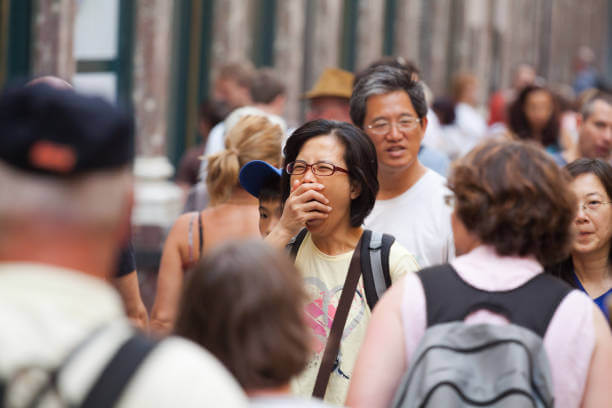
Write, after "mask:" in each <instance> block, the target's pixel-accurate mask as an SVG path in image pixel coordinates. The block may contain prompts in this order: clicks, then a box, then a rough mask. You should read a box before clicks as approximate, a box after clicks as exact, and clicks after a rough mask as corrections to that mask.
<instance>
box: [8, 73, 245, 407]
mask: <svg viewBox="0 0 612 408" xmlns="http://www.w3.org/2000/svg"><path fill="white" fill-rule="evenodd" d="M133 143H134V142H133V124H132V119H131V118H130V117H129V116H127V115H126V114H124V113H123V112H121V111H119V110H118V109H116V108H115V107H113V106H111V105H110V104H108V103H107V102H105V101H103V100H102V99H99V98H93V97H85V96H80V95H78V94H76V93H74V92H72V91H71V90H59V89H54V88H51V87H49V86H48V85H45V84H38V85H36V84H35V85H32V86H29V87H25V88H19V89H13V90H8V91H6V92H5V93H4V94H2V95H1V96H0V185H2V188H3V191H4V193H3V194H0V225H2V234H1V236H0V322H2V325H1V327H2V329H1V330H0V350H2V356H3V357H2V358H1V359H0V405H3V403H4V404H6V406H11V407H20V406H34V407H50V406H54V407H55V406H91V404H97V405H96V406H108V407H165V406H180V407H201V406H245V405H246V400H245V396H244V394H243V393H242V391H241V390H240V387H239V386H238V385H237V383H236V382H235V381H234V380H233V379H232V378H231V376H230V375H229V373H228V372H227V371H226V370H225V369H224V368H223V366H222V365H221V364H220V363H219V362H218V361H217V360H215V359H214V358H213V357H212V356H211V355H210V354H209V353H208V352H206V351H204V350H203V349H201V348H199V347H198V346H197V345H195V344H193V343H191V342H189V341H187V340H184V339H180V338H168V339H165V340H162V341H160V342H158V343H155V342H153V341H151V340H149V339H147V338H146V337H144V336H143V335H137V334H135V331H134V329H133V328H132V327H131V325H130V323H129V320H128V319H127V317H126V316H125V314H124V311H123V306H122V303H121V299H120V297H119V296H118V294H117V293H116V292H115V290H114V289H113V287H112V286H111V285H110V282H109V281H110V279H111V278H112V277H113V276H114V271H115V269H116V255H117V253H118V250H119V248H120V246H121V245H122V244H123V243H125V242H126V240H127V236H128V231H129V219H130V213H131V207H132V201H133V187H132V171H131V162H132V160H133V157H134V145H133ZM3 406H4V405H3Z"/></svg>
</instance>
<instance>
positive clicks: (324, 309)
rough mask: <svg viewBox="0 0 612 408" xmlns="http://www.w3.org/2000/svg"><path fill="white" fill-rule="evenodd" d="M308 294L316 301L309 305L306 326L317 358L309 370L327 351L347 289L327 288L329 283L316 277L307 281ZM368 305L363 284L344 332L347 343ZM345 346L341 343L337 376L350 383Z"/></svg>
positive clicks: (352, 306) (336, 369)
mask: <svg viewBox="0 0 612 408" xmlns="http://www.w3.org/2000/svg"><path fill="white" fill-rule="evenodd" d="M304 284H305V286H306V290H307V291H308V292H309V294H310V296H309V298H311V299H314V300H312V301H311V302H310V303H308V304H307V305H306V309H305V311H306V322H307V324H308V326H309V327H310V328H311V329H312V332H313V333H314V340H313V341H314V345H313V351H314V352H315V355H314V357H313V360H311V361H310V363H309V366H312V365H316V366H317V367H318V365H319V364H320V360H321V358H322V357H323V352H324V350H325V344H326V342H327V338H328V336H329V333H330V331H331V327H332V323H333V321H334V316H335V315H336V309H337V307H338V302H339V300H340V295H341V294H342V287H343V285H337V286H334V287H332V288H327V287H326V286H325V283H324V282H323V281H321V280H320V279H318V278H316V277H309V278H305V279H304ZM365 308H366V302H365V298H364V296H363V284H362V282H361V280H360V282H359V285H358V287H357V290H356V291H355V297H354V298H353V302H352V303H351V309H350V311H349V315H348V318H347V322H346V325H345V326H344V332H343V333H342V342H343V341H344V340H345V339H347V338H348V337H349V336H350V335H351V333H352V332H353V329H355V327H357V326H358V325H359V323H361V321H362V320H363V317H364V315H365ZM342 342H341V343H340V352H339V353H338V360H337V361H336V366H335V367H334V372H335V373H337V374H338V375H341V376H343V377H345V378H347V379H349V378H350V377H349V375H348V374H347V372H346V371H344V370H342Z"/></svg>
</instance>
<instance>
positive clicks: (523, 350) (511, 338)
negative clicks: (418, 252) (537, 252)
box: [392, 265, 572, 408]
mask: <svg viewBox="0 0 612 408" xmlns="http://www.w3.org/2000/svg"><path fill="white" fill-rule="evenodd" d="M418 275H419V278H420V279H421V282H422V284H423V289H424V291H425V298H426V304H427V330H426V331H425V335H424V336H423V338H422V340H421V343H420V344H419V346H418V347H417V349H416V351H415V353H414V355H413V357H412V363H411V367H410V368H409V370H408V372H407V373H406V374H405V376H404V378H403V379H402V382H401V384H400V386H399V387H398V390H397V392H396V395H395V400H394V403H393V405H392V406H393V407H403V408H408V407H445V408H447V407H451V408H452V407H497V408H505V407H512V408H514V407H552V406H553V405H554V394H553V383H552V377H551V373H550V367H549V363H548V358H547V356H546V351H545V349H544V345H543V342H542V339H543V337H544V334H545V333H546V329H547V327H548V324H549V322H550V319H551V318H552V316H553V314H554V313H555V310H556V309H557V307H558V305H559V303H560V302H561V301H562V300H563V298H565V296H566V295H567V294H568V293H569V292H570V291H571V290H572V288H571V287H569V286H568V285H566V284H565V283H564V282H562V281H560V280H558V279H556V278H554V277H552V276H550V275H546V274H544V273H540V274H538V275H537V276H535V277H534V278H532V279H531V280H529V281H528V282H526V283H525V284H524V285H522V286H520V287H518V288H516V289H514V290H510V291H501V292H487V291H483V290H480V289H477V288H474V287H472V286H470V285H468V284H467V283H466V282H465V281H463V280H462V279H461V278H460V277H459V275H458V274H457V272H456V271H455V270H454V269H453V268H452V267H451V266H450V265H440V266H436V267H432V268H427V269H424V270H422V271H420V272H419V273H418ZM481 309H487V310H490V311H492V312H495V313H498V314H502V315H504V316H505V317H506V318H507V319H508V320H509V321H510V322H511V324H508V325H494V324H466V323H464V322H463V320H464V319H465V317H466V316H468V315H469V314H470V313H471V312H473V311H476V310H481Z"/></svg>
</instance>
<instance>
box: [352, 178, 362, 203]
mask: <svg viewBox="0 0 612 408" xmlns="http://www.w3.org/2000/svg"><path fill="white" fill-rule="evenodd" d="M360 195H361V186H360V185H359V184H357V182H355V181H351V195H350V197H351V200H354V199H356V198H357V197H359V196H360Z"/></svg>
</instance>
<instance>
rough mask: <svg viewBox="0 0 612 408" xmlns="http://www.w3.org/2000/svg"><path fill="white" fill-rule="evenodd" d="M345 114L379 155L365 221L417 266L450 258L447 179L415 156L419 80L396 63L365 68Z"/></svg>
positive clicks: (423, 109)
mask: <svg viewBox="0 0 612 408" xmlns="http://www.w3.org/2000/svg"><path fill="white" fill-rule="evenodd" d="M350 114H351V119H352V121H353V123H354V124H355V125H356V126H358V127H360V128H361V129H363V130H364V131H365V132H366V134H367V135H368V136H369V137H370V139H371V140H372V142H373V143H374V146H375V147H376V153H377V158H378V182H379V184H380V190H379V192H378V195H377V199H376V204H375V206H374V209H373V210H372V212H371V213H370V215H369V216H368V217H367V218H366V219H365V222H364V224H365V226H366V227H367V228H370V229H372V230H376V231H381V232H386V233H389V234H391V235H393V236H395V237H396V239H397V240H398V241H399V242H400V243H401V244H402V245H403V246H404V247H405V248H406V249H408V251H409V252H411V253H413V254H415V256H416V257H417V261H418V263H419V265H420V266H421V267H427V266H429V265H436V264H440V263H444V262H449V261H450V260H452V259H453V258H454V256H455V249H454V243H453V234H452V230H451V224H450V213H451V209H450V208H449V207H447V206H446V205H445V204H444V196H445V195H446V194H449V190H448V189H447V188H446V179H445V178H444V177H442V176H440V175H438V174H437V173H435V172H434V171H432V170H430V169H428V168H427V167H425V166H423V165H422V164H421V163H420V162H419V158H418V153H419V148H420V146H421V142H422V140H423V136H424V134H425V129H426V128H427V116H426V115H427V103H426V101H425V95H424V92H423V88H422V86H421V84H420V82H419V81H418V80H416V78H414V77H412V76H411V75H410V74H409V73H408V72H407V71H406V70H402V69H399V68H396V67H392V66H388V65H382V66H375V67H371V68H368V69H367V70H366V71H365V72H364V73H362V74H361V75H360V78H359V80H358V81H357V83H356V84H355V87H354V88H353V94H352V96H351V101H350Z"/></svg>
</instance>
